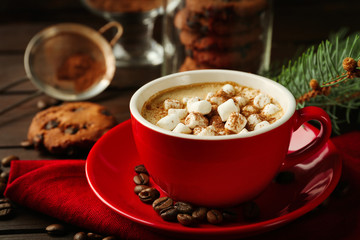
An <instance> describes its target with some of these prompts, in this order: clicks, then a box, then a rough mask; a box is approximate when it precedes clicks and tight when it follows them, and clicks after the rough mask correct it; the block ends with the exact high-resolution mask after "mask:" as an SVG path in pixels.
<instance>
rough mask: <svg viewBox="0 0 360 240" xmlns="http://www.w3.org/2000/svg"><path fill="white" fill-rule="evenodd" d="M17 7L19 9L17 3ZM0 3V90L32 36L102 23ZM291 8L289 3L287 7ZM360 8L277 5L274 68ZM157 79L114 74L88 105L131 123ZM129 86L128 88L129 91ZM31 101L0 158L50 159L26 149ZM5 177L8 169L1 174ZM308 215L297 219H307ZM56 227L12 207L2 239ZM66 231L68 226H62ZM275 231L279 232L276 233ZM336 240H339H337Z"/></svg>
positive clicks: (2, 101)
mask: <svg viewBox="0 0 360 240" xmlns="http://www.w3.org/2000/svg"><path fill="white" fill-rule="evenodd" d="M19 2H20V3H19ZM19 2H18V1H2V2H1V4H0V14H1V16H0V88H1V87H2V86H5V85H7V84H9V83H11V82H14V81H16V80H18V79H21V78H23V77H25V71H24V64H23V58H24V50H25V48H26V45H27V43H28V42H29V40H30V39H31V37H32V36H33V35H35V34H36V33H37V32H39V31H40V30H42V29H43V28H45V27H47V26H50V25H52V24H54V23H59V22H78V23H83V24H87V25H89V26H91V27H94V28H98V27H100V26H101V25H103V24H104V23H105V21H104V20H103V19H101V18H99V17H96V16H94V15H92V14H90V13H88V12H87V11H86V10H85V9H84V8H83V7H82V6H81V5H80V4H78V3H74V2H73V1H49V2H53V3H52V4H51V3H43V2H44V1H19ZM289 2H291V3H289ZM358 10H360V4H359V3H358V2H356V1H310V0H308V1H285V0H284V1H281V0H279V1H275V8H274V16H275V21H274V37H273V47H272V62H273V63H276V64H282V63H285V62H286V61H287V60H289V59H290V58H292V57H293V56H295V55H296V54H298V53H300V52H301V51H303V50H304V49H305V48H306V47H308V46H310V45H312V44H317V43H320V41H322V40H324V39H326V38H327V36H329V34H330V33H332V32H335V31H337V30H339V29H340V28H341V27H349V29H350V31H357V30H358V29H357V28H358V27H359V26H358V24H357V22H358V17H357V15H358V14H357V13H358ZM158 76H160V68H159V67H153V68H143V69H139V68H129V69H117V70H116V76H115V77H114V80H113V82H112V84H111V86H110V87H109V88H108V89H106V91H105V92H103V93H102V94H100V95H99V96H97V97H95V98H93V99H91V100H90V101H92V102H97V103H100V104H102V105H104V106H106V107H107V108H108V109H109V110H110V111H111V112H112V113H113V114H114V115H115V117H116V118H117V120H118V122H122V121H124V120H126V119H128V118H129V117H130V113H129V109H128V103H129V99H130V97H131V95H132V94H133V93H134V91H135V90H136V89H137V88H138V87H139V86H140V85H142V84H144V83H146V82H148V81H150V80H152V79H154V78H156V77H158ZM130 85H131V86H130ZM36 90H37V89H36V88H35V87H34V86H33V85H32V84H31V83H30V82H29V81H27V82H25V83H23V84H21V85H19V86H16V87H14V88H12V89H10V90H8V91H6V92H4V93H0V109H2V108H4V107H6V106H8V105H9V104H12V103H14V102H16V101H18V100H19V99H22V98H24V97H26V96H29V95H30V94H32V93H34V92H35V91H36ZM40 99H46V97H45V96H41V97H38V98H35V99H33V100H31V101H29V102H26V103H24V104H23V105H21V106H19V107H17V108H16V109H14V110H12V111H9V112H7V113H6V114H4V115H1V116H0V158H2V157H5V156H8V155H17V156H18V157H19V158H20V159H33V160H36V159H54V158H56V157H54V156H51V155H48V154H43V153H40V152H38V151H37V150H34V149H24V148H23V147H21V145H20V143H21V142H22V141H23V140H24V139H26V135H27V130H28V127H29V124H30V122H31V120H32V118H33V117H34V115H35V114H36V113H37V112H38V111H39V109H38V108H37V102H38V101H39V100H40ZM3 169H4V170H5V171H9V168H4V167H3ZM311 217H312V215H311V214H310V215H308V216H305V217H304V218H302V219H300V220H299V221H302V220H304V219H306V218H311ZM59 222H60V221H59V220H57V219H54V218H52V217H49V216H46V215H43V214H40V213H38V212H34V211H32V210H30V209H26V208H24V207H22V206H16V215H15V216H14V217H13V218H11V219H10V220H4V221H0V239H14V240H15V239H19V240H20V239H53V237H51V236H49V235H48V234H46V233H45V227H46V226H48V225H49V224H52V223H59ZM64 224H65V225H66V223H64ZM67 227H68V229H69V233H68V234H67V235H65V236H63V237H57V238H56V239H72V238H73V235H74V233H76V232H77V231H79V229H77V228H76V227H74V226H68V225H67ZM278 231H281V229H280V230H278ZM339 239H340V238H339Z"/></svg>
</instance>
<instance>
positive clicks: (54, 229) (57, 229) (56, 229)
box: [45, 223, 66, 236]
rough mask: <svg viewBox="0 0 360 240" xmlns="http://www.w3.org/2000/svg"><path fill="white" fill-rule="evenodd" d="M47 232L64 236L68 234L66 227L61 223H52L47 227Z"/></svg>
mask: <svg viewBox="0 0 360 240" xmlns="http://www.w3.org/2000/svg"><path fill="white" fill-rule="evenodd" d="M45 230H46V232H47V233H48V234H49V235H52V236H64V235H66V230H65V227H64V226H63V225H61V224H57V223H56V224H51V225H49V226H47V227H46V229H45Z"/></svg>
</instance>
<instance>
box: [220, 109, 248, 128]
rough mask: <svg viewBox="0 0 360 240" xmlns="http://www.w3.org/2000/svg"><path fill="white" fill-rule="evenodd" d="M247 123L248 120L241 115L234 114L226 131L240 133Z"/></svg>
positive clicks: (227, 124)
mask: <svg viewBox="0 0 360 240" xmlns="http://www.w3.org/2000/svg"><path fill="white" fill-rule="evenodd" d="M246 123H247V120H246V118H245V117H244V116H243V115H241V114H240V113H237V112H233V113H231V114H230V116H229V118H228V119H227V121H226V123H225V129H226V130H228V131H231V132H233V133H239V132H240V131H241V130H243V128H244V127H245V125H246Z"/></svg>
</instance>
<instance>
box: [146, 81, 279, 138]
mask: <svg viewBox="0 0 360 240" xmlns="http://www.w3.org/2000/svg"><path fill="white" fill-rule="evenodd" d="M141 115H142V116H143V117H144V118H145V119H146V120H148V121H149V122H151V123H152V124H155V125H157V126H159V127H161V128H163V129H167V130H169V131H173V132H177V133H184V134H194V135H200V136H219V135H229V134H246V132H249V131H256V130H258V129H260V128H263V127H266V126H269V125H270V124H272V123H274V122H275V121H277V120H278V119H280V118H281V117H282V116H283V110H282V108H281V106H280V104H279V103H278V102H276V101H275V100H274V99H273V98H272V97H271V96H269V95H267V94H265V93H262V92H261V91H259V90H256V89H253V88H249V87H246V86H241V85H239V84H237V83H234V82H215V83H214V82H211V83H210V82H208V83H198V84H191V85H186V86H178V87H175V88H170V89H167V90H164V91H161V92H159V93H157V94H155V95H154V96H152V97H151V98H150V99H149V100H148V101H147V102H146V103H145V104H144V106H143V108H142V111H141Z"/></svg>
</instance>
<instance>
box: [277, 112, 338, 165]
mask: <svg viewBox="0 0 360 240" xmlns="http://www.w3.org/2000/svg"><path fill="white" fill-rule="evenodd" d="M293 117H294V128H293V131H296V130H297V129H298V128H299V127H300V126H301V125H302V124H304V123H305V122H307V121H309V120H317V121H318V122H320V125H321V128H320V132H319V134H318V135H317V136H316V138H315V139H313V140H312V141H311V142H310V143H308V144H307V145H305V146H304V147H302V148H300V149H298V150H296V151H295V152H292V153H288V154H287V155H286V157H285V161H284V162H283V163H282V165H281V167H280V171H284V170H287V169H289V168H291V167H293V166H295V165H296V164H299V163H301V162H303V161H304V160H305V159H308V158H309V157H310V156H311V155H313V154H315V153H316V152H317V151H319V150H320V149H321V148H322V147H323V146H324V145H325V144H326V143H327V141H328V140H329V138H330V135H331V120H330V118H329V115H328V114H327V113H326V112H325V111H324V110H323V109H321V108H319V107H314V106H309V107H305V108H302V109H299V110H296V111H295V113H294V116H293Z"/></svg>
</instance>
